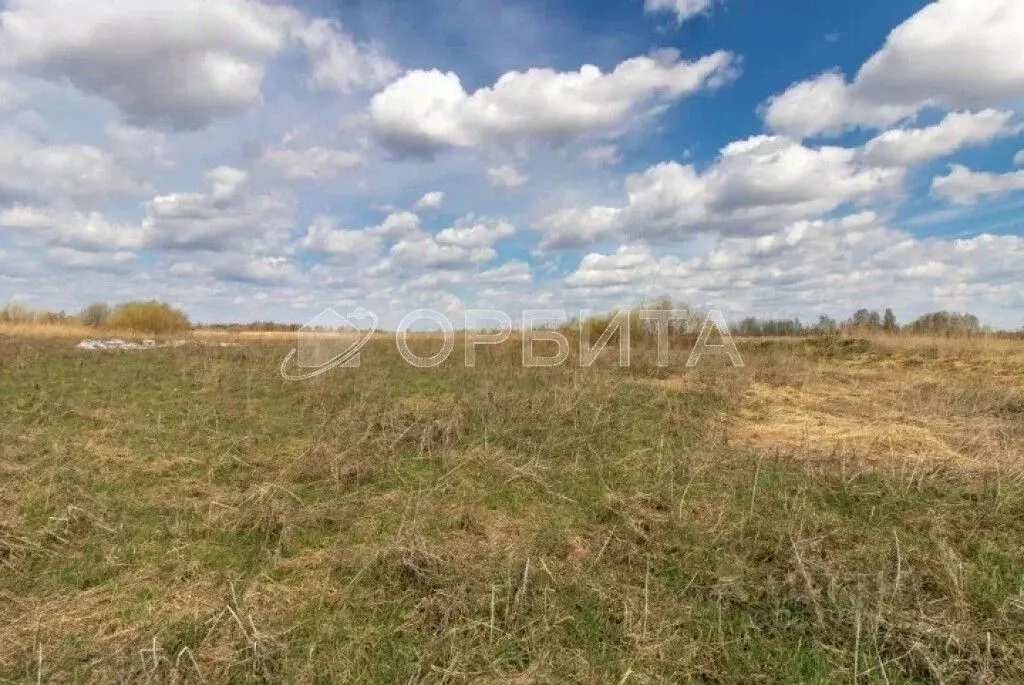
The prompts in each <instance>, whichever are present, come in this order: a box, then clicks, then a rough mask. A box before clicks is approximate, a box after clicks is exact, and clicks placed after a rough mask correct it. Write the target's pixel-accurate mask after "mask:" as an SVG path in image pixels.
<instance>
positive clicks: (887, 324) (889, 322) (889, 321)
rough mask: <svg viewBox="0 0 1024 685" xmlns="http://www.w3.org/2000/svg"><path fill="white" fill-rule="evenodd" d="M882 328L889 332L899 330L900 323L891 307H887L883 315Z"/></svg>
mask: <svg viewBox="0 0 1024 685" xmlns="http://www.w3.org/2000/svg"><path fill="white" fill-rule="evenodd" d="M882 328H883V329H884V330H886V331H888V332H889V333H893V332H895V331H898V330H899V328H900V327H899V324H897V323H896V315H895V314H893V313H892V309H891V308H890V307H886V308H885V315H884V316H883V317H882Z"/></svg>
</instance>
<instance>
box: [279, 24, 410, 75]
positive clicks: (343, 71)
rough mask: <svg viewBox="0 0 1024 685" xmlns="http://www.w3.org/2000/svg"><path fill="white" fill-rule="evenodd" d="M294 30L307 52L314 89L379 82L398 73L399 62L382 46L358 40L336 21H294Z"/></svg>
mask: <svg viewBox="0 0 1024 685" xmlns="http://www.w3.org/2000/svg"><path fill="white" fill-rule="evenodd" d="M294 33H295V37H296V38H297V39H298V41H299V42H300V43H301V44H302V45H303V47H305V49H306V52H307V54H308V55H309V59H310V62H311V71H310V74H309V83H310V85H312V86H313V87H315V88H317V89H320V90H332V91H338V92H342V93H345V92H348V91H351V90H353V89H354V88H374V87H377V86H381V85H383V84H385V83H387V82H388V81H390V80H392V79H393V78H395V77H396V76H398V73H399V68H398V65H397V64H395V63H394V62H393V61H392V60H391V58H390V57H388V55H387V53H386V52H385V50H384V48H383V46H381V45H380V44H378V43H357V42H356V41H355V40H353V39H352V37H351V36H350V35H348V34H347V33H346V32H345V31H344V29H343V28H342V27H341V25H340V24H338V23H337V22H334V21H330V20H327V19H313V20H311V21H309V22H297V25H296V26H295V28H294Z"/></svg>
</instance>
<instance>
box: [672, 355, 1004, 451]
mask: <svg viewBox="0 0 1024 685" xmlns="http://www.w3.org/2000/svg"><path fill="white" fill-rule="evenodd" d="M776 344H778V345H780V346H781V348H782V349H783V350H784V349H785V348H786V347H797V346H800V345H802V344H803V343H802V342H801V341H794V340H789V341H785V340H782V341H776ZM756 354H757V353H756V352H755V355H756ZM754 359H755V360H757V359H758V357H757V356H755V357H754ZM658 382H659V383H662V384H665V385H667V386H680V387H691V388H692V387H698V386H700V385H701V384H702V383H709V382H710V384H711V385H712V386H714V385H716V384H717V385H720V386H721V385H723V384H724V385H727V386H728V387H729V390H730V391H731V392H732V394H733V395H734V399H735V401H736V403H737V411H736V412H734V413H732V414H730V415H728V416H724V417H723V418H722V426H721V430H722V431H723V433H724V435H725V436H726V438H727V439H729V440H732V441H735V442H736V443H738V444H740V445H743V446H746V447H749V448H751V449H754V450H757V451H759V452H765V453H771V454H774V455H778V456H784V457H787V458H796V459H810V460H818V461H826V462H827V461H833V462H840V461H842V460H844V459H845V460H850V461H853V462H858V463H866V464H871V465H873V466H883V467H885V466H888V467H892V466H893V465H894V464H895V465H902V464H904V463H905V462H907V461H910V462H915V463H920V462H927V463H928V464H929V465H931V466H940V465H952V466H955V467H959V468H971V469H1001V468H1002V469H1006V468H1009V469H1020V468H1021V467H1022V466H1024V405H1022V404H1021V398H1022V397H1024V343H1022V342H1021V341H1016V340H1007V339H997V338H976V339H967V338H960V339H957V338H941V337H917V338H915V337H911V336H878V337H877V338H874V339H872V340H871V348H870V349H864V350H863V351H861V352H856V351H854V352H852V353H848V354H841V355H828V354H826V355H824V356H815V355H811V356H808V355H804V354H790V353H786V352H784V351H779V350H772V351H771V352H769V353H768V355H767V363H764V360H760V361H755V362H754V365H753V366H752V367H750V368H747V369H745V370H741V371H738V372H727V373H725V374H719V375H717V376H715V377H713V378H711V379H710V381H709V378H708V376H707V375H701V374H681V375H677V376H675V377H672V378H669V379H664V380H660V381H658Z"/></svg>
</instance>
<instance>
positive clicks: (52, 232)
mask: <svg viewBox="0 0 1024 685" xmlns="http://www.w3.org/2000/svg"><path fill="white" fill-rule="evenodd" d="M0 228H4V229H8V230H15V231H19V232H21V233H23V234H25V235H27V236H29V237H37V238H40V239H42V241H43V242H46V243H49V244H55V245H61V246H64V247H68V248H74V249H76V250H78V251H111V250H113V251H128V250H138V249H140V248H141V247H143V245H144V244H145V234H144V233H143V231H142V230H141V229H140V228H139V226H137V225H130V224H122V223H117V222H113V221H110V220H108V219H107V218H106V217H105V216H103V215H102V214H101V213H99V212H89V213H82V212H78V211H75V210H73V209H68V208H60V207H32V206H27V205H14V206H13V207H7V208H4V209H0Z"/></svg>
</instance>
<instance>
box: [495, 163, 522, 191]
mask: <svg viewBox="0 0 1024 685" xmlns="http://www.w3.org/2000/svg"><path fill="white" fill-rule="evenodd" d="M528 180H529V178H528V177H526V176H524V175H523V174H521V173H519V171H518V170H517V169H516V168H515V167H514V166H512V165H511V164H503V165H502V166H499V167H494V168H493V169H488V170H487V181H488V182H489V183H490V184H491V185H492V186H494V187H496V188H518V187H519V186H522V185H525V184H526V182H527V181H528Z"/></svg>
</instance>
